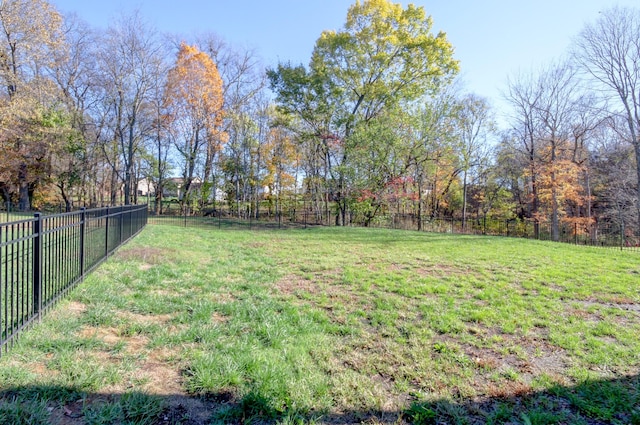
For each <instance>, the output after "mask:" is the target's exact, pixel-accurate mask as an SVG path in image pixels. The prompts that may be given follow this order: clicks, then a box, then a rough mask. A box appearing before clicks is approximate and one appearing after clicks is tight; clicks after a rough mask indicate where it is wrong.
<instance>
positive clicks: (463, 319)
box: [0, 226, 640, 424]
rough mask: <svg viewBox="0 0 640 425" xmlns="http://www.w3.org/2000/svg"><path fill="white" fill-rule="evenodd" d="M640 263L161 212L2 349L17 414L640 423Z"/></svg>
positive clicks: (109, 419)
mask: <svg viewBox="0 0 640 425" xmlns="http://www.w3.org/2000/svg"><path fill="white" fill-rule="evenodd" d="M639 278H640V259H639V257H638V254H637V253H626V252H620V251H614V250H601V249H591V248H580V247H574V246H569V245H561V244H551V243H541V242H535V241H526V240H519V239H506V238H483V237H466V236H450V235H441V234H437V235H435V234H424V233H416V232H403V231H392V230H367V229H335V228H333V229H313V230H299V231H286V232H285V231H283V232H270V231H264V232H249V231H218V230H202V229H181V228H172V227H165V226H150V227H149V228H147V229H146V230H145V231H144V232H143V233H142V234H141V235H140V236H139V237H138V238H136V239H135V240H134V241H133V242H132V243H130V244H129V245H127V246H125V247H123V248H121V250H120V251H119V253H118V254H117V255H116V256H115V257H114V258H113V259H112V260H111V261H109V262H107V263H105V264H104V265H103V266H101V267H100V268H99V269H98V270H97V271H96V272H94V274H93V275H92V276H90V277H89V279H88V280H87V281H86V282H85V283H84V284H82V285H81V286H80V287H79V288H78V289H76V290H75V292H74V293H73V294H72V297H71V299H70V300H69V301H65V302H63V303H62V304H61V305H60V307H59V308H58V309H56V311H55V312H53V313H52V314H51V315H50V316H48V317H47V319H46V320H45V321H44V322H43V323H42V325H40V326H38V327H36V328H35V329H33V330H32V331H30V332H28V333H27V334H25V336H24V337H23V338H22V339H21V341H20V343H19V344H18V345H17V346H16V347H14V349H13V350H12V351H11V352H10V354H9V355H7V356H5V357H3V358H2V359H1V360H0V377H1V378H0V379H2V381H1V383H0V388H1V389H3V390H5V392H4V393H3V394H4V398H5V401H8V403H5V407H0V422H1V421H2V419H3V418H4V419H5V420H6V418H9V419H11V418H13V419H15V418H18V417H22V416H24V417H27V416H29V417H33V418H35V419H34V422H33V423H38V422H37V420H39V419H38V418H43V422H42V423H47V421H50V422H54V423H55V422H57V423H65V424H66V423H119V422H118V421H120V422H122V421H126V420H128V421H130V422H131V423H169V422H171V421H173V422H174V423H180V422H181V421H182V423H185V424H188V423H205V422H207V420H208V418H209V416H210V415H211V414H213V418H214V419H216V420H219V421H227V422H237V421H240V420H248V419H252V420H254V421H267V422H269V421H271V422H274V421H275V422H283V423H287V422H289V423H291V422H294V420H298V419H300V418H305V420H311V421H314V420H315V421H317V422H343V423H346V422H359V421H362V420H367V419H368V420H370V421H372V422H373V423H377V422H384V423H387V422H391V423H393V422H394V421H396V420H398V421H399V423H403V422H414V423H440V422H442V423H505V422H509V421H511V422H516V423H538V424H542V423H563V422H564V423H584V424H587V423H640V411H638V406H639V405H640V395H639V394H638V374H639V369H640V355H639V354H638V353H640V338H638V335H640V296H639V291H638V289H639V286H640V284H639V282H640V279H639ZM121 394H124V396H121ZM199 396H204V397H199ZM131 405H133V407H131ZM136 406H137V407H136ZM136 409H137V410H136ZM162 409H164V413H163V414H162V415H160V416H158V415H157V412H158V411H160V410H162ZM634 409H635V410H634ZM132 412H133V413H132ZM144 412H149V413H144ZM3 415H4V416H3ZM12 415H13V416H12ZM20 415H22V416H20ZM136 415H137V416H136ZM163 415H164V416H163ZM162 418H165V419H166V418H169V419H166V421H165V422H162V421H163V420H165V419H162ZM171 418H173V419H171ZM314 418H315V419H314ZM72 419H73V420H74V421H75V422H69V421H70V420H72ZM146 420H148V422H145V421H146ZM65 421H67V422H65ZM136 421H138V422H136ZM154 421H155V422H154Z"/></svg>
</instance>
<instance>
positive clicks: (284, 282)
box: [273, 275, 322, 295]
mask: <svg viewBox="0 0 640 425" xmlns="http://www.w3.org/2000/svg"><path fill="white" fill-rule="evenodd" d="M273 287H274V288H275V289H276V290H277V292H279V293H281V294H284V295H296V294H297V293H299V292H307V293H310V294H319V293H321V292H322V291H321V288H320V287H319V285H318V284H317V283H315V282H314V281H312V280H308V279H304V278H301V277H299V276H295V275H287V276H284V277H283V278H281V279H280V280H278V281H277V282H276V283H274V285H273Z"/></svg>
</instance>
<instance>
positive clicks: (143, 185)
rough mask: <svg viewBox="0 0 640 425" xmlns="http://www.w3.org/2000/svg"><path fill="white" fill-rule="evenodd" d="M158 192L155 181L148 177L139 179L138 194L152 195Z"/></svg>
mask: <svg viewBox="0 0 640 425" xmlns="http://www.w3.org/2000/svg"><path fill="white" fill-rule="evenodd" d="M154 193H156V188H155V186H154V185H153V182H152V181H151V180H149V179H148V178H146V177H145V178H144V179H141V180H138V196H151V195H153V194H154Z"/></svg>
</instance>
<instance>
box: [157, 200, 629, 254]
mask: <svg viewBox="0 0 640 425" xmlns="http://www.w3.org/2000/svg"><path fill="white" fill-rule="evenodd" d="M149 223H150V224H166V225H174V226H182V227H193V226H197V227H205V228H226V229H228V228H238V229H240V228H243V229H287V228H304V227H309V226H331V225H333V224H334V222H333V221H332V220H331V219H329V218H327V217H326V216H325V217H318V215H317V214H314V213H313V212H311V211H305V210H297V211H283V212H282V213H271V212H267V211H265V212H261V213H260V214H259V215H258V217H256V216H255V215H244V216H242V217H238V216H237V214H233V213H230V212H229V211H225V210H222V209H217V210H211V211H208V212H207V213H206V214H181V215H180V214H173V215H153V214H152V213H150V216H149ZM349 223H350V225H352V226H365V222H364V221H363V220H359V219H358V217H355V216H353V217H349ZM366 226H368V227H378V228H389V229H403V230H419V231H425V232H434V233H455V234H473V235H490V236H506V237H518V238H526V239H537V240H548V241H551V240H554V235H553V232H552V229H551V224H550V223H540V224H538V225H537V228H536V226H535V225H534V223H533V222H532V221H528V220H503V219H493V218H473V219H472V218H469V219H467V220H465V221H464V222H463V220H462V219H460V218H455V217H453V218H452V217H438V218H431V217H422V218H421V219H420V218H418V216H417V215H415V214H385V215H380V216H377V217H376V219H375V220H371V221H369V222H367V223H366ZM556 236H557V239H556V241H557V242H564V243H571V244H575V245H591V246H599V247H609V248H618V249H625V250H635V251H638V252H640V235H638V234H635V233H630V232H629V229H625V228H624V227H623V226H620V225H618V224H617V223H592V224H589V225H581V224H577V223H561V224H560V226H559V229H558V232H557V235H556Z"/></svg>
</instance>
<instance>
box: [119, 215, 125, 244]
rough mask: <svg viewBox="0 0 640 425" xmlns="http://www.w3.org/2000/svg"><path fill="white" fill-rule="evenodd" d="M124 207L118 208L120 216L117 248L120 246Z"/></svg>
mask: <svg viewBox="0 0 640 425" xmlns="http://www.w3.org/2000/svg"><path fill="white" fill-rule="evenodd" d="M123 211H124V206H121V207H120V215H119V217H118V246H120V245H121V244H122V221H123V220H124V219H123V217H124V213H123Z"/></svg>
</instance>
